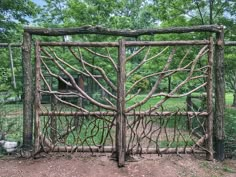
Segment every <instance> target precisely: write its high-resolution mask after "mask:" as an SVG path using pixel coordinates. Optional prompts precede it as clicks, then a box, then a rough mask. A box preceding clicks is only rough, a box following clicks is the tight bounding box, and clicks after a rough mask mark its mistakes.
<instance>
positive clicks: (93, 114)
mask: <svg viewBox="0 0 236 177" xmlns="http://www.w3.org/2000/svg"><path fill="white" fill-rule="evenodd" d="M39 115H40V116H115V115H117V113H116V112H99V111H95V112H39ZM125 115H126V116H134V115H136V116H171V115H172V116H175V115H177V116H194V115H196V116H203V117H204V116H207V115H208V113H207V112H191V111H188V112H167V111H166V112H151V113H146V112H142V111H141V112H129V113H126V114H125Z"/></svg>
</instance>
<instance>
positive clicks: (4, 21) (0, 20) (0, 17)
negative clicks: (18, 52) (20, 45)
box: [0, 0, 38, 42]
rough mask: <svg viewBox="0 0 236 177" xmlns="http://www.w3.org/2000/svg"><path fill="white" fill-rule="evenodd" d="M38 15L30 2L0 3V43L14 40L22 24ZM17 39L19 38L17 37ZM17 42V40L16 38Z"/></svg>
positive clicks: (29, 0) (8, 1) (9, 1)
mask: <svg viewBox="0 0 236 177" xmlns="http://www.w3.org/2000/svg"><path fill="white" fill-rule="evenodd" d="M37 13H38V8H37V6H36V5H35V4H34V3H33V2H32V0H24V1H15V0H1V1H0V26H1V28H0V39H1V41H5V42H6V41H11V40H12V38H13V39H14V38H16V35H17V34H18V35H19V32H20V31H21V29H22V26H23V24H27V23H28V20H27V18H29V17H34V16H35V15H36V14H37ZM18 37H19V36H18ZM18 41H19V38H18Z"/></svg>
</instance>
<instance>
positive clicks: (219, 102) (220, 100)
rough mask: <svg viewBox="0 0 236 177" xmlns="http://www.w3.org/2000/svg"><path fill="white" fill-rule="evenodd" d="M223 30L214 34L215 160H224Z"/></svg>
mask: <svg viewBox="0 0 236 177" xmlns="http://www.w3.org/2000/svg"><path fill="white" fill-rule="evenodd" d="M224 108H225V79H224V28H223V26H222V27H221V32H219V33H217V34H216V46H215V115H214V117H215V119H214V120H215V125H216V126H215V151H216V159H217V160H220V161H223V160H224Z"/></svg>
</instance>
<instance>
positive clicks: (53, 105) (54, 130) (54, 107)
mask: <svg viewBox="0 0 236 177" xmlns="http://www.w3.org/2000/svg"><path fill="white" fill-rule="evenodd" d="M51 111H52V112H56V111H57V99H56V97H55V96H54V95H52V96H51ZM50 123H51V125H50V126H51V131H50V137H51V140H52V143H53V144H55V143H56V139H57V117H56V116H55V115H52V116H50Z"/></svg>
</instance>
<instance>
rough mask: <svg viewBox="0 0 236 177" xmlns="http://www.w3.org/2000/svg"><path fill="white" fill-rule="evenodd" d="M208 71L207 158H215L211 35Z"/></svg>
mask: <svg viewBox="0 0 236 177" xmlns="http://www.w3.org/2000/svg"><path fill="white" fill-rule="evenodd" d="M208 65H209V67H208V71H207V112H208V119H207V127H206V129H207V134H208V139H207V149H208V152H207V154H206V158H207V160H213V158H214V157H213V98H212V97H213V95H212V93H213V80H212V75H213V38H212V37H210V44H209V52H208Z"/></svg>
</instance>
